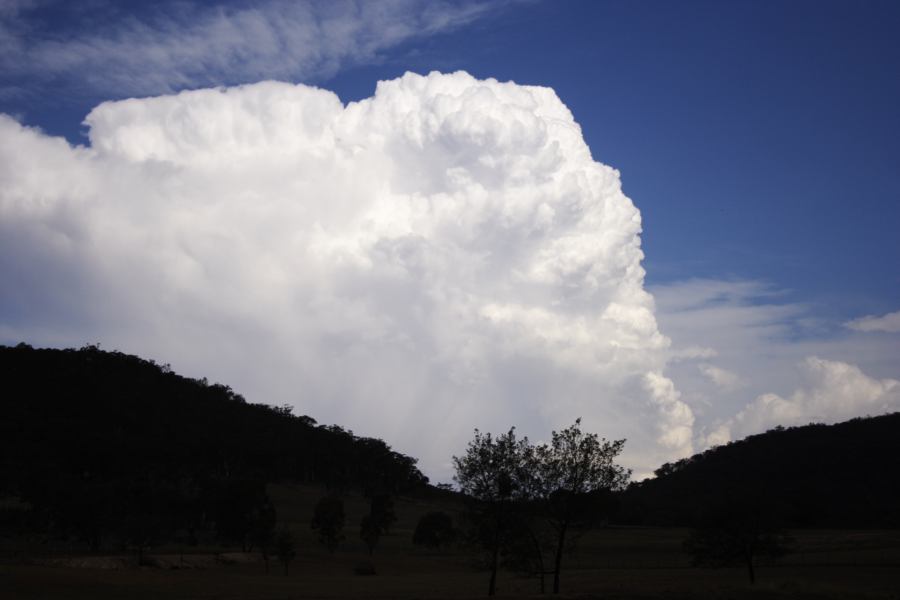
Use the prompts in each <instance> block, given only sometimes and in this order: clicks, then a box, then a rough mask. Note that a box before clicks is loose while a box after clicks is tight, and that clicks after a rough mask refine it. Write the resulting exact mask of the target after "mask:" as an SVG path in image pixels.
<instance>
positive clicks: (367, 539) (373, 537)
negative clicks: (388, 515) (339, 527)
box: [359, 515, 382, 556]
mask: <svg viewBox="0 0 900 600" xmlns="http://www.w3.org/2000/svg"><path fill="white" fill-rule="evenodd" d="M381 533H382V529H381V527H379V525H378V522H377V521H376V520H375V517H373V516H372V515H366V516H364V517H363V518H362V521H361V522H360V524H359V538H360V539H361V540H362V541H363V542H364V543H365V544H366V548H368V550H369V556H372V554H374V553H375V546H376V544H378V540H379V538H381Z"/></svg>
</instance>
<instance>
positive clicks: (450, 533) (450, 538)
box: [412, 511, 456, 550]
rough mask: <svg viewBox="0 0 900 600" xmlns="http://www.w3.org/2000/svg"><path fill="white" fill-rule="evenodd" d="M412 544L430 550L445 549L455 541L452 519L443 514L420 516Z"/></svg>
mask: <svg viewBox="0 0 900 600" xmlns="http://www.w3.org/2000/svg"><path fill="white" fill-rule="evenodd" d="M412 541H413V544H415V545H417V546H425V547H426V548H431V549H433V550H434V549H440V548H442V547H447V546H450V545H451V544H453V542H455V541H456V529H455V528H454V527H453V518H452V517H451V516H450V515H448V514H447V513H445V512H440V511H436V512H430V513H426V514H424V515H422V517H421V518H420V519H419V522H418V524H417V525H416V530H415V531H414V532H413V538H412Z"/></svg>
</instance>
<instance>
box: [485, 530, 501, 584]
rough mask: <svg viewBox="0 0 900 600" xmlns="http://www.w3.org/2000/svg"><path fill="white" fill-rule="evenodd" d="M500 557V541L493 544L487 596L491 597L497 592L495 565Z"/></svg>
mask: <svg viewBox="0 0 900 600" xmlns="http://www.w3.org/2000/svg"><path fill="white" fill-rule="evenodd" d="M499 557H500V540H496V541H495V543H494V551H493V557H492V558H491V581H490V583H488V596H493V595H494V593H495V592H496V591H497V563H498V562H499Z"/></svg>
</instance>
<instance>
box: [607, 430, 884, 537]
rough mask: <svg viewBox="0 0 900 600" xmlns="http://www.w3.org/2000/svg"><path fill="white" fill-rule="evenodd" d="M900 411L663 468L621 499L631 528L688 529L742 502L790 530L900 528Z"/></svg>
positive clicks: (755, 439) (788, 433)
mask: <svg viewBox="0 0 900 600" xmlns="http://www.w3.org/2000/svg"><path fill="white" fill-rule="evenodd" d="M898 494H900V413H893V414H889V415H884V416H879V417H869V418H861V419H853V420H852V421H847V422H844V423H838V424H836V425H822V424H813V425H806V426H803V427H791V428H788V429H785V428H776V429H774V430H771V431H768V432H766V433H763V434H760V435H754V436H750V437H748V438H746V439H743V440H740V441H737V442H732V443H730V444H727V445H725V446H719V447H716V448H713V449H710V450H707V451H706V452H703V453H702V454H697V455H695V456H692V457H691V458H687V459H684V460H680V461H678V462H676V463H671V464H669V463H667V464H665V465H663V466H662V467H660V468H659V469H657V471H656V478H654V479H650V480H647V481H644V482H642V483H637V484H633V485H632V486H631V487H630V488H629V489H628V490H627V492H625V493H624V494H623V495H622V498H621V500H622V512H621V515H620V518H621V519H622V520H623V521H625V522H631V523H640V524H657V525H684V524H689V523H691V522H693V521H695V520H696V517H697V516H698V513H699V512H703V511H708V510H709V507H710V506H711V505H716V504H723V503H730V504H735V503H741V504H744V505H748V506H753V507H755V508H754V510H757V511H759V512H762V513H766V514H767V515H769V516H770V517H773V518H777V520H779V521H780V522H781V523H782V524H783V525H785V526H789V527H898V526H900V497H898Z"/></svg>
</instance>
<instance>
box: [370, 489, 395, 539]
mask: <svg viewBox="0 0 900 600" xmlns="http://www.w3.org/2000/svg"><path fill="white" fill-rule="evenodd" d="M369 514H370V515H371V516H372V519H373V520H374V521H375V524H376V525H377V526H378V528H379V530H380V531H379V533H380V534H381V533H384V534H386V533H388V532H390V530H391V526H392V525H393V524H394V523H396V522H397V513H395V512H394V499H393V498H391V497H390V496H389V495H388V494H378V495H376V496H373V497H372V500H371V502H370V503H369Z"/></svg>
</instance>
